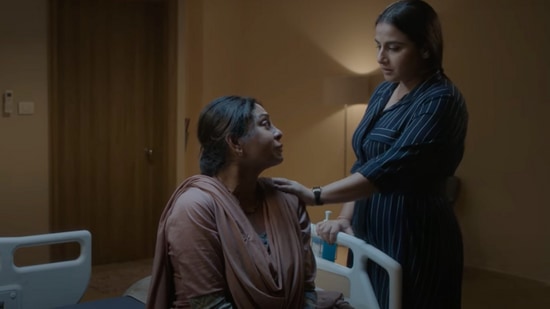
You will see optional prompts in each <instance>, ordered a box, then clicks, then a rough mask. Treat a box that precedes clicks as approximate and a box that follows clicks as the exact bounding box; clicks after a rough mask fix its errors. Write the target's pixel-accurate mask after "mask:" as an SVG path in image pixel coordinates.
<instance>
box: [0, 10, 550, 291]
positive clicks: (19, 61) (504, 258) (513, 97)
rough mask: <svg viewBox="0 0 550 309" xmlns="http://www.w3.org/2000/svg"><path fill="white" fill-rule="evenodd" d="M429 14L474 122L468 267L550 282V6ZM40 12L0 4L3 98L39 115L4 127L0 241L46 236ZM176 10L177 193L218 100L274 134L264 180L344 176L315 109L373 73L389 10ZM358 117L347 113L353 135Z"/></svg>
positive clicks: (330, 110) (465, 207)
mask: <svg viewBox="0 0 550 309" xmlns="http://www.w3.org/2000/svg"><path fill="white" fill-rule="evenodd" d="M431 2H433V4H434V7H435V8H436V9H437V10H438V11H439V13H440V15H441V18H442V22H443V27H444V33H445V39H446V53H445V61H444V62H445V68H446V72H447V73H448V75H449V76H450V77H451V78H452V79H453V80H454V81H455V82H456V83H457V85H458V86H459V87H460V88H461V89H462V91H463V93H464V95H465V96H466V99H467V101H468V106H469V111H470V126H469V135H468V138H467V150H466V153H465V157H464V160H463V163H462V165H461V166H460V168H459V170H458V175H459V176H460V177H461V179H462V180H463V191H462V194H461V197H460V200H459V203H458V205H457V213H458V216H459V220H460V223H461V225H462V229H463V234H464V243H465V256H466V263H467V264H468V265H470V266H475V267H482V268H488V269H492V270H496V271H501V272H506V273H510V274H514V275H519V276H523V277H529V278H533V279H537V280H541V281H545V282H547V283H550V229H548V228H547V225H548V224H547V222H546V221H547V220H548V218H550V207H549V206H550V197H548V195H546V192H545V190H547V188H548V187H549V185H550V180H549V179H550V178H548V176H547V175H549V174H550V173H549V172H550V170H549V169H550V165H549V164H548V158H550V144H549V143H548V138H547V132H549V131H550V130H549V129H550V128H549V127H550V122H549V121H548V115H550V113H549V112H550V106H549V103H550V93H549V91H550V90H549V87H548V85H550V81H549V73H548V68H549V67H550V59H548V58H547V55H550V46H549V44H550V42H549V40H548V39H547V38H548V33H549V32H550V21H549V20H548V19H547V18H546V16H545V15H544V14H545V13H546V12H548V11H549V10H548V9H549V4H547V1H546V0H524V1H511V0H485V1H477V0H439V1H435V0H434V1H431ZM46 3H47V1H46V0H23V1H22V0H9V1H2V2H0V11H2V12H9V14H5V18H4V19H2V21H0V39H1V40H2V45H0V46H1V47H0V63H1V64H3V66H2V70H0V90H2V91H3V90H4V89H12V90H14V93H15V99H16V102H18V101H34V102H35V103H36V113H35V114H34V115H32V116H19V115H14V116H12V117H10V118H5V117H0V138H1V140H0V141H1V142H0V150H1V151H0V235H16V234H30V233H37V232H43V231H47V228H48V187H49V184H48V135H47V130H48V126H47V119H48V117H47V45H46V42H47V32H46V21H47V5H46ZM180 3H185V5H186V6H187V7H185V9H186V10H182V15H183V16H185V17H186V18H185V20H184V21H182V22H181V25H180V26H181V28H182V29H181V33H182V35H180V37H181V38H183V37H185V38H188V40H185V41H184V42H183V43H182V44H180V50H181V55H180V60H181V62H180V65H181V67H180V69H179V71H180V74H179V76H180V78H181V80H182V82H181V85H182V86H181V87H182V88H181V89H180V92H179V94H178V100H179V101H180V102H181V106H180V109H179V111H178V119H179V120H180V124H179V127H178V128H179V129H178V134H180V137H181V132H180V129H181V128H183V126H182V124H181V121H183V118H185V117H190V118H191V125H190V129H191V131H190V136H189V138H190V140H189V144H188V149H187V151H185V150H184V147H183V145H182V144H181V140H180V141H179V143H180V144H179V145H178V149H179V152H180V154H179V156H178V157H179V158H186V159H185V160H186V161H185V162H179V164H178V167H177V168H178V178H179V180H181V179H183V178H184V177H185V176H187V175H189V174H192V173H195V172H196V171H197V161H196V158H197V153H198V152H197V149H198V147H197V145H196V141H195V140H196V137H195V135H196V130H195V127H196V120H197V114H198V110H199V109H200V107H201V106H202V105H203V104H205V103H206V102H208V101H210V100H211V99H213V98H214V97H216V96H219V95H224V94H245V95H251V96H255V97H257V98H259V99H261V100H262V101H263V102H264V105H265V106H266V108H267V109H268V111H269V112H270V113H271V114H272V117H273V120H274V122H275V124H276V125H278V126H279V127H280V128H281V129H282V130H283V132H284V137H283V142H284V145H285V146H284V147H285V162H284V163H283V164H282V165H281V166H278V167H276V168H273V169H271V170H269V171H268V173H267V174H268V175H282V176H287V177H290V178H295V179H297V180H300V181H302V182H304V183H305V184H307V185H309V186H312V185H317V184H324V183H326V182H329V181H331V180H334V179H337V178H338V177H341V176H342V175H343V174H344V159H343V154H344V150H343V147H344V144H345V143H348V144H349V136H348V137H347V139H348V140H347V141H345V140H344V137H343V136H344V125H343V119H344V112H343V107H341V106H336V105H332V106H331V105H323V104H322V82H323V78H324V77H325V76H333V75H341V74H362V73H367V72H369V71H370V70H372V69H374V68H375V67H376V62H375V56H374V52H375V48H374V45H373V44H372V42H373V38H372V37H373V26H372V24H373V22H374V18H375V17H376V15H377V13H378V12H379V11H380V10H381V9H383V8H384V7H385V6H386V5H387V4H388V2H387V1H381V0H372V1H364V0H347V1H331V0H317V1H293V0H279V1H257V0H231V1H227V0H204V1H193V0H189V1H185V0H180ZM360 109H361V107H360V106H352V107H350V110H349V113H348V121H349V123H348V125H349V126H350V127H351V126H353V125H354V123H355V122H356V121H358V117H359V116H360V113H361V110H360ZM349 131H351V128H350V130H348V132H349ZM349 134H351V132H350V133H349ZM182 160H183V159H182ZM350 161H351V159H348V160H347V165H348V167H349V165H350V164H351V163H352V162H350ZM321 215H322V214H319V213H313V212H312V216H313V217H315V218H320V216H321Z"/></svg>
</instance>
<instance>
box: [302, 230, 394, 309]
mask: <svg viewBox="0 0 550 309" xmlns="http://www.w3.org/2000/svg"><path fill="white" fill-rule="evenodd" d="M311 235H312V237H317V236H318V235H317V232H316V230H315V224H312V225H311ZM336 243H337V244H338V245H339V246H343V247H347V248H349V249H351V251H352V252H353V266H352V267H351V268H349V267H346V266H343V265H340V264H337V263H335V262H331V261H328V260H325V259H323V258H321V257H316V261H317V272H318V274H317V278H318V280H316V284H317V285H318V286H319V287H320V288H323V289H330V290H335V291H341V290H342V289H343V288H342V281H341V280H340V281H339V280H338V277H344V278H345V279H347V281H348V282H347V284H348V287H349V290H348V291H347V293H346V292H344V296H346V297H347V299H348V301H349V302H350V304H351V305H353V306H354V307H355V308H358V309H371V308H372V309H379V308H380V307H379V305H378V300H377V299H376V296H375V294H374V291H373V289H372V285H371V282H370V279H369V276H368V274H367V272H366V270H365V265H366V262H367V260H371V261H372V262H375V263H376V264H378V265H380V266H381V267H382V268H384V269H385V270H386V271H387V273H388V275H389V280H390V281H389V309H400V308H401V265H400V264H399V263H397V262H396V261H395V260H394V259H392V258H391V257H389V256H388V255H386V254H385V253H384V252H382V251H380V250H379V249H377V248H375V247H374V246H372V245H369V244H368V243H366V242H365V241H363V240H361V239H359V238H357V237H354V236H351V235H348V234H345V233H338V236H337V239H336ZM326 272H328V274H327V273H326ZM331 274H333V275H335V276H333V275H331ZM344 284H346V283H344Z"/></svg>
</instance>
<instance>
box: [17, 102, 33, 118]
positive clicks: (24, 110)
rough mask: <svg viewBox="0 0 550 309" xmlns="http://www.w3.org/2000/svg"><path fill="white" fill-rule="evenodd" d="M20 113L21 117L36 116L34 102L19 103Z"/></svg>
mask: <svg viewBox="0 0 550 309" xmlns="http://www.w3.org/2000/svg"><path fill="white" fill-rule="evenodd" d="M18 112H19V115H32V114H34V102H19V106H18Z"/></svg>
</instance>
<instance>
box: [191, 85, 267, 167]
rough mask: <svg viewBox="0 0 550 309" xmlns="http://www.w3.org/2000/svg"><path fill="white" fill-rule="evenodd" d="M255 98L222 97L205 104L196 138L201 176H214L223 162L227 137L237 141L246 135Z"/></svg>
mask: <svg viewBox="0 0 550 309" xmlns="http://www.w3.org/2000/svg"><path fill="white" fill-rule="evenodd" d="M255 104H260V103H259V102H258V101H257V100H256V99H254V98H248V97H239V96H224V97H220V98H217V99H215V100H214V101H212V102H210V103H209V104H208V105H206V106H205V107H204V108H203V109H202V111H201V113H200V116H199V123H198V130H197V136H198V138H199V142H200V144H201V154H200V170H201V174H203V175H208V176H214V175H215V174H216V173H217V172H218V171H219V170H220V169H221V168H222V167H223V166H224V165H225V163H226V157H227V153H228V145H227V142H226V139H225V138H226V137H227V136H230V137H231V138H234V139H237V138H241V137H243V136H245V135H246V134H247V133H248V130H249V128H250V125H251V123H252V121H253V117H254V116H253V114H252V112H253V111H254V108H255Z"/></svg>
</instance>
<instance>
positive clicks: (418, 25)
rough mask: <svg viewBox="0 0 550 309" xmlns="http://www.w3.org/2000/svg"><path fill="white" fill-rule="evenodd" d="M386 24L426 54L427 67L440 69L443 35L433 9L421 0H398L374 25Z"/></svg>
mask: <svg viewBox="0 0 550 309" xmlns="http://www.w3.org/2000/svg"><path fill="white" fill-rule="evenodd" d="M379 23H387V24H390V25H393V26H394V27H396V28H397V29H399V31H401V32H403V33H404V34H405V35H406V36H407V37H408V38H409V39H410V40H411V41H412V42H413V43H414V44H416V46H417V47H418V48H420V49H425V50H426V51H427V52H428V58H427V62H428V66H429V67H430V68H431V69H433V70H440V69H442V63H443V34H442V31H441V23H440V22H439V17H438V16H437V13H436V12H435V11H434V9H433V8H432V7H431V6H430V5H429V4H428V3H426V2H424V1H422V0H400V1H397V2H394V3H392V4H391V5H390V6H388V7H387V8H386V9H385V10H384V11H383V12H382V13H381V14H380V15H379V16H378V18H377V19H376V22H375V23H374V25H375V26H376V25H378V24H379Z"/></svg>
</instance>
